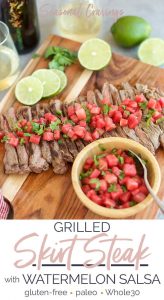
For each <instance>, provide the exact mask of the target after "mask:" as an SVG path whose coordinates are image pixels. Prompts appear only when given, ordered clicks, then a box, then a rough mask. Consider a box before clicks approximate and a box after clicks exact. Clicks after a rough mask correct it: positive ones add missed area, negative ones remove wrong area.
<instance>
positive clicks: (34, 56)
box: [32, 53, 41, 59]
mask: <svg viewBox="0 0 164 300" xmlns="http://www.w3.org/2000/svg"><path fill="white" fill-rule="evenodd" d="M38 57H41V55H40V54H38V53H34V54H33V55H32V58H33V59H35V58H38Z"/></svg>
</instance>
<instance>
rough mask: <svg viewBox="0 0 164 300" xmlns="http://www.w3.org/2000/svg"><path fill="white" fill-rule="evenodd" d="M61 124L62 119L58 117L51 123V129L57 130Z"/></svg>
mask: <svg viewBox="0 0 164 300" xmlns="http://www.w3.org/2000/svg"><path fill="white" fill-rule="evenodd" d="M59 124H61V121H60V120H59V119H58V120H57V121H55V122H52V123H51V124H50V129H51V130H52V131H54V130H57V129H58V125H59Z"/></svg>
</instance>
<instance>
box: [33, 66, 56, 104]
mask: <svg viewBox="0 0 164 300" xmlns="http://www.w3.org/2000/svg"><path fill="white" fill-rule="evenodd" d="M32 77H35V78H38V79H39V80H40V81H41V83H42V85H43V97H44V98H45V97H50V96H53V95H55V94H56V93H57V92H58V91H59V89H60V78H59V76H58V75H56V74H55V73H54V72H52V71H51V70H46V69H40V70H37V71H35V72H34V73H33V74H32Z"/></svg>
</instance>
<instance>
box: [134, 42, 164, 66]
mask: <svg viewBox="0 0 164 300" xmlns="http://www.w3.org/2000/svg"><path fill="white" fill-rule="evenodd" d="M138 57H139V59H140V60H141V61H143V62H145V63H147V64H150V65H153V66H161V65H163V64H164V40H162V39H159V38H149V39H147V40H145V41H144V42H143V43H142V44H141V45H140V47H139V50H138Z"/></svg>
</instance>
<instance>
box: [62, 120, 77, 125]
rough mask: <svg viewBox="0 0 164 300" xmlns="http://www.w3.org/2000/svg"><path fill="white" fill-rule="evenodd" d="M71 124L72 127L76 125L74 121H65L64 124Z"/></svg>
mask: <svg viewBox="0 0 164 300" xmlns="http://www.w3.org/2000/svg"><path fill="white" fill-rule="evenodd" d="M68 123H69V124H71V125H72V126H74V125H75V123H74V122H73V121H72V120H65V121H64V124H68Z"/></svg>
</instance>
